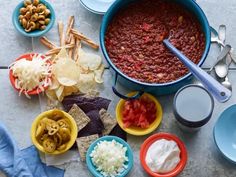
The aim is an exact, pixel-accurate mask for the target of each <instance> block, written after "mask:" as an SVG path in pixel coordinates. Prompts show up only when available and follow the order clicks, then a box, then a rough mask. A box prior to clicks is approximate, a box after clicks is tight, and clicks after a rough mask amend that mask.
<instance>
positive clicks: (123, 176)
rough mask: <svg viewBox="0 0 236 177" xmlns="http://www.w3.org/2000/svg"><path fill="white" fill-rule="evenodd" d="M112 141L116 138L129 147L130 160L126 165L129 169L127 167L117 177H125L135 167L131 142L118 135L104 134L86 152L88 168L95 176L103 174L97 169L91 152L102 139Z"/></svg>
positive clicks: (127, 153)
mask: <svg viewBox="0 0 236 177" xmlns="http://www.w3.org/2000/svg"><path fill="white" fill-rule="evenodd" d="M104 140H106V141H112V140H115V141H117V142H118V143H120V144H122V145H123V146H124V147H127V151H126V156H127V157H128V159H129V161H128V162H126V163H125V165H126V166H127V169H125V170H124V171H123V172H122V173H121V174H120V175H119V176H116V177H125V176H126V175H127V174H128V173H129V172H130V170H131V169H132V167H133V163H134V160H133V152H132V149H131V148H130V146H129V144H128V143H126V142H125V141H124V140H123V139H121V138H118V137H116V136H103V137H101V138H99V139H97V140H96V141H94V142H93V143H92V144H91V145H90V147H89V149H88V151H87V154H86V163H87V166H88V169H89V171H90V172H91V174H92V175H93V176H95V177H103V175H102V174H101V173H100V172H99V171H97V170H96V167H95V166H94V165H93V162H92V159H91V157H90V154H91V152H92V151H93V150H94V148H95V146H96V145H97V144H98V143H99V142H100V141H104Z"/></svg>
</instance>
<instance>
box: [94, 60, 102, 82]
mask: <svg viewBox="0 0 236 177" xmlns="http://www.w3.org/2000/svg"><path fill="white" fill-rule="evenodd" d="M104 69H105V66H104V65H103V64H101V66H100V67H99V68H98V69H97V70H94V80H95V82H97V83H98V84H101V83H103V79H102V75H103V72H104Z"/></svg>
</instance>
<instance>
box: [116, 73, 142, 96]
mask: <svg viewBox="0 0 236 177" xmlns="http://www.w3.org/2000/svg"><path fill="white" fill-rule="evenodd" d="M114 75H115V77H114V79H113V85H112V90H113V92H114V94H115V95H116V96H118V97H120V98H122V99H124V100H135V99H138V98H140V97H141V96H142V95H143V93H144V91H138V92H137V94H135V95H134V96H131V97H128V96H126V95H123V94H121V93H120V92H119V91H118V90H116V87H115V86H116V82H117V73H115V74H114Z"/></svg>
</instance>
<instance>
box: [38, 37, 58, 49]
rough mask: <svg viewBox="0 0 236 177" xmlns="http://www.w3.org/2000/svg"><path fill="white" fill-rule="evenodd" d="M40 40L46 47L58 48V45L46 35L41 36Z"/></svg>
mask: <svg viewBox="0 0 236 177" xmlns="http://www.w3.org/2000/svg"><path fill="white" fill-rule="evenodd" d="M39 40H40V42H41V43H42V44H43V45H44V46H45V47H47V48H49V49H54V48H57V46H56V45H55V44H54V43H53V42H51V41H50V40H49V39H48V38H46V37H45V36H43V37H41V38H40V39H39Z"/></svg>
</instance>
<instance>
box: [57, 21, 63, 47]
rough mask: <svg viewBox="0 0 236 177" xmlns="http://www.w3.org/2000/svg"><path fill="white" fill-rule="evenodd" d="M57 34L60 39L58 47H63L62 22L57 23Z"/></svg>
mask: <svg viewBox="0 0 236 177" xmlns="http://www.w3.org/2000/svg"><path fill="white" fill-rule="evenodd" d="M58 33H59V38H60V46H64V45H65V35H64V24H63V22H62V21H59V22H58Z"/></svg>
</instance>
